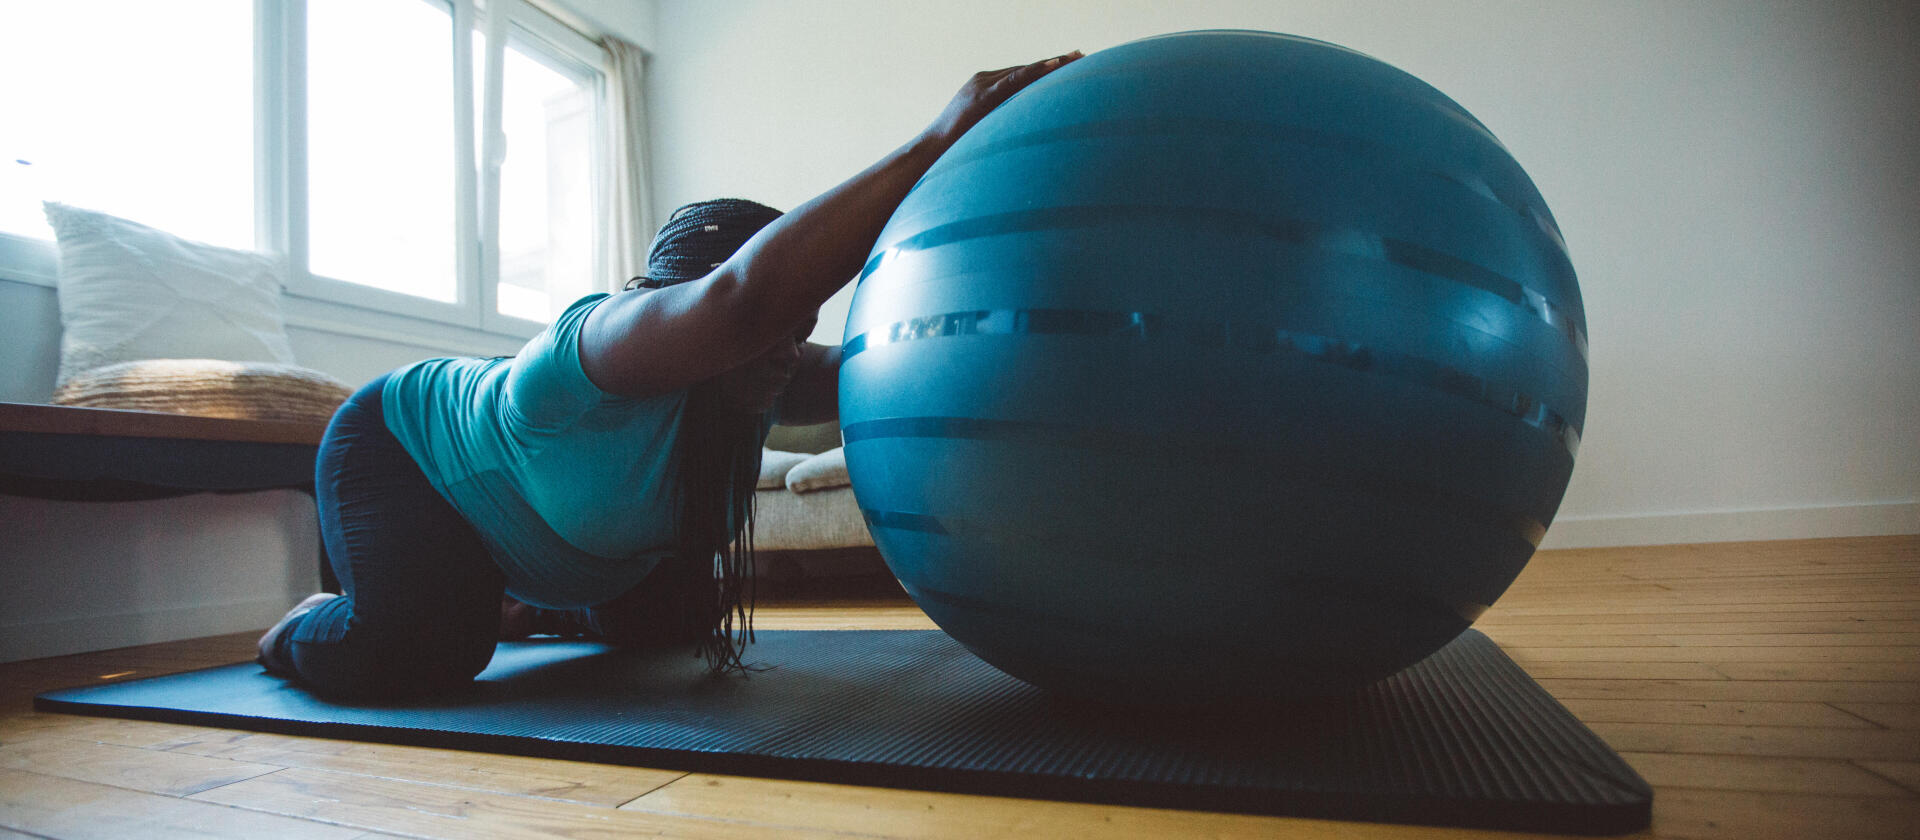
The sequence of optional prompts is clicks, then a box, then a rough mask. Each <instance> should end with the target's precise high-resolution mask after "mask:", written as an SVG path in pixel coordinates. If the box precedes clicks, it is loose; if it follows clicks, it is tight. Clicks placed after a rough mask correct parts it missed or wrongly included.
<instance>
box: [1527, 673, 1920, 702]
mask: <svg viewBox="0 0 1920 840" xmlns="http://www.w3.org/2000/svg"><path fill="white" fill-rule="evenodd" d="M1538 682H1539V683H1540V685H1541V687H1543V688H1545V689H1546V690H1547V691H1548V692H1549V693H1551V694H1552V695H1553V696H1554V697H1556V698H1559V699H1561V700H1566V699H1570V698H1588V697H1591V698H1608V697H1611V698H1618V699H1621V700H1701V701H1715V700H1735V701H1740V700H1760V701H1773V702H1782V703H1786V702H1800V703H1837V702H1846V701H1851V700H1859V701H1865V702H1869V703H1896V704H1898V703H1920V683H1911V682H1845V681H1793V680H1731V679H1724V678H1723V679H1714V680H1618V679H1542V680H1539V681H1538Z"/></svg>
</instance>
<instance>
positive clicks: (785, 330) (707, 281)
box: [580, 52, 1079, 396]
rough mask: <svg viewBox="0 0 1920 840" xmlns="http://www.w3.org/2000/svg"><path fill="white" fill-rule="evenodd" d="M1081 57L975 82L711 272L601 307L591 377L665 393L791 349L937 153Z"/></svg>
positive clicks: (590, 341)
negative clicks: (895, 145) (913, 131)
mask: <svg viewBox="0 0 1920 840" xmlns="http://www.w3.org/2000/svg"><path fill="white" fill-rule="evenodd" d="M1078 57H1079V53H1078V52H1074V53H1069V54H1067V55H1065V56H1061V57H1059V58H1052V59H1048V60H1046V61H1042V62H1037V63H1034V64H1029V65H1025V66H1022V67H1008V68H1005V69H1002V70H992V71H987V72H983V73H978V74H975V75H974V77H973V78H972V79H970V80H968V82H967V84H966V85H965V86H964V87H962V88H961V89H960V92H959V93H958V94H957V95H955V96H954V98H953V100H952V101H951V102H950V103H948V105H947V107H946V110H944V111H942V112H941V114H940V117H939V118H938V119H936V120H935V121H934V122H933V124H932V125H931V126H929V127H928V128H927V130H926V131H924V132H922V133H921V134H920V136H918V137H916V138H914V140H913V141H912V142H910V143H908V144H906V145H905V146H902V147H900V148H899V149H897V150H895V151H894V152H893V153H892V154H890V155H888V156H887V157H886V158H884V159H882V160H881V161H880V162H879V163H876V164H874V165H873V166H871V167H868V168H867V170H866V171H865V172H862V173H860V174H858V175H855V176H854V177H853V178H851V179H849V180H847V181H846V182H844V183H842V184H840V185H839V186H837V187H834V188H833V189H831V190H829V191H827V192H826V193H824V194H822V195H820V196H819V197H817V198H814V199H813V200H811V201H808V202H807V203H805V204H802V205H800V206H799V207H796V208H794V209H793V211H792V212H790V213H787V214H786V215H784V216H782V217H780V218H779V219H777V220H775V221H774V222H773V223H772V224H770V225H768V226H767V227H766V228H764V229H762V230H761V231H760V232H759V233H758V234H757V235H755V236H754V237H753V239H751V240H749V241H748V242H747V244H746V245H745V246H742V247H741V249H740V250H739V251H738V252H736V253H735V254H734V255H733V257H732V258H730V259H728V260H727V261H726V262H725V263H722V264H721V265H720V267H719V268H717V269H715V270H714V271H713V273H712V274H709V275H707V276H706V277H704V278H702V279H700V280H695V281H692V282H689V283H682V284H679V285H677V286H669V287H667V288H664V289H660V290H658V291H652V292H646V293H638V294H622V295H616V296H615V297H614V298H613V299H611V300H609V301H607V302H606V303H604V304H601V305H600V306H599V307H598V308H596V309H595V310H594V311H593V314H592V315H590V316H589V317H588V319H587V322H586V323H585V324H584V325H582V329H581V332H580V363H581V366H582V367H583V368H584V369H585V370H586V373H587V378H588V379H591V380H592V381H593V383H594V384H595V385H597V386H599V387H600V388H601V389H602V390H605V391H609V392H612V393H616V394H624V395H627V396H647V395H651V394H659V393H666V392H668V391H675V390H679V389H682V388H686V387H688V386H690V385H693V384H695V383H697V382H701V381H703V380H706V379H708V378H711V377H713V376H715V375H718V374H720V373H723V372H725V371H727V370H731V369H732V368H734V367H736V366H738V365H740V364H741V363H743V362H746V361H747V360H749V359H752V358H753V357H754V356H756V355H759V354H760V352H761V351H763V350H766V349H767V348H768V347H770V346H772V344H773V342H775V341H791V340H793V334H794V332H795V330H796V329H797V328H799V327H800V326H801V325H802V324H803V323H804V322H805V321H806V320H807V319H808V318H811V317H813V316H814V314H815V313H816V312H817V311H818V309H819V307H820V304H821V303H823V302H825V301H826V299H827V298H828V297H830V296H831V295H832V294H833V293H834V292H835V291H837V290H838V289H839V288H840V287H841V286H844V285H846V283H847V281H848V280H849V279H851V278H853V277H854V276H855V275H856V274H858V273H859V271H860V267H861V265H862V264H863V263H864V261H865V260H866V258H867V253H868V252H869V251H870V250H872V248H873V243H874V241H875V240H876V239H878V238H879V236H880V230H881V229H882V228H883V227H885V226H886V223H887V219H888V218H890V217H891V216H892V215H893V211H894V209H895V208H896V207H898V206H899V204H900V202H901V201H902V200H903V199H905V198H906V195H907V191H908V190H910V189H912V188H913V185H914V184H915V183H916V182H918V181H919V179H920V176H921V175H924V174H926V171H927V169H928V168H930V167H932V166H933V163H934V161H936V160H938V159H939V158H940V155H941V154H943V153H944V152H946V150H947V149H948V148H949V147H951V146H952V145H953V143H954V142H955V141H956V140H959V139H960V136H961V135H962V134H965V133H966V131H967V130H968V129H970V128H972V127H973V125H974V124H975V123H977V122H979V121H980V119H981V118H982V117H985V116H986V115H987V114H988V113H989V112H991V111H992V110H993V109H994V108H996V107H998V106H999V105H1000V103H1002V102H1005V101H1006V100H1007V98H1008V97H1010V96H1012V95H1013V94H1014V93H1016V92H1018V91H1019V90H1020V89H1021V88H1024V87H1026V86H1027V85H1029V84H1032V83H1033V82H1034V80H1036V79H1039V78H1040V77H1041V76H1044V75H1046V74H1047V73H1049V72H1051V71H1052V70H1054V69H1055V68H1057V67H1059V66H1061V65H1063V64H1065V63H1067V62H1069V61H1072V60H1074V59H1075V58H1078Z"/></svg>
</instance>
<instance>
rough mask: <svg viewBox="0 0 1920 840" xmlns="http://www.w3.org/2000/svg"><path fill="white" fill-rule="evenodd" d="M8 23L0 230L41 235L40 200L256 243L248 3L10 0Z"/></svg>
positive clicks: (1, 99) (2, 28) (0, 123)
mask: <svg viewBox="0 0 1920 840" xmlns="http://www.w3.org/2000/svg"><path fill="white" fill-rule="evenodd" d="M5 17H6V23H5V24H4V25H0V80H4V81H0V115H4V117H0V231H4V232H6V233H10V234H14V235H15V236H19V237H23V238H30V239H41V240H51V239H52V238H53V231H52V229H50V228H49V227H48V226H47V222H46V217H45V216H44V215H42V213H41V212H40V202H41V200H42V199H43V198H46V199H53V200H56V201H64V202H66V203H68V204H73V205H76V206H85V207H90V208H93V209H97V210H102V211H105V212H108V213H113V214H115V215H119V216H125V217H128V218H131V219H136V220H140V221H142V222H144V223H146V224H149V225H152V226H154V227H159V228H163V229H165V230H167V231H169V232H172V233H175V234H178V235H180V236H184V237H187V238H190V239H198V240H201V241H204V242H211V243H214V244H216V245H223V246H226V247H231V248H247V247H251V246H252V245H253V242H254V239H253V188H254V183H253V172H254V167H253V151H254V150H253V124H252V114H253V3H252V0H203V2H197V3H184V4H182V3H153V2H147V0H87V2H62V3H12V4H9V5H8V6H7V9H6V13H5ZM186 44H191V45H193V46H192V48H191V49H183V48H182V45H186Z"/></svg>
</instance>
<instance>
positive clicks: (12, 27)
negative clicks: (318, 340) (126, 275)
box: [0, 0, 604, 335]
mask: <svg viewBox="0 0 1920 840" xmlns="http://www.w3.org/2000/svg"><path fill="white" fill-rule="evenodd" d="M457 1H458V0H194V2H169V3H153V2H150V0H68V1H67V2H59V3H52V2H49V3H31V4H20V6H19V8H18V9H11V8H10V10H9V12H8V18H9V20H8V22H7V25H6V26H4V27H0V74H4V75H0V78H6V79H12V80H21V79H31V80H33V83H32V84H18V83H14V84H7V85H0V113H4V114H7V115H8V118H7V119H6V120H4V121H0V238H5V239H6V240H7V241H6V242H0V246H6V247H0V262H5V261H10V260H12V259H13V258H14V256H15V255H16V254H17V253H18V252H19V251H20V249H19V248H18V247H14V246H17V245H18V244H19V243H20V242H29V244H31V243H30V240H50V239H51V236H52V232H51V231H50V230H48V229H47V226H46V224H45V222H44V220H43V219H42V218H41V212H40V201H41V200H42V199H51V200H57V201H65V202H67V203H70V204H75V205H81V206H86V207H92V208H97V209H101V210H105V211H107V212H111V213H115V214H117V215H122V216H126V217H128V218H131V219H134V220H136V221H140V222H143V223H146V224H150V225H153V226H155V227H159V228H163V229H165V230H168V231H170V232H173V233H177V234H179V235H182V236H186V237H190V238H195V239H201V240H204V241H208V242H213V243H215V244H220V245H226V246H229V247H255V248H259V249H261V250H268V251H278V252H282V253H285V254H287V255H288V258H289V262H290V264H291V266H292V269H293V271H292V275H293V276H292V278H291V280H290V283H289V291H290V293H292V294H294V295H297V296H305V297H310V298H316V299H322V300H330V301H334V302H339V303H348V304H352V305H355V306H360V307H366V308H371V309H377V310H382V311H387V312H396V313H401V314H407V315H412V316H415V317H423V318H430V319H434V320H439V321H444V322H447V323H453V324H459V325H463V326H468V327H474V328H479V329H485V330H489V331H493V332H500V333H508V334H520V335H526V334H531V333H532V332H533V331H534V330H535V329H537V328H538V326H539V324H540V323H544V322H546V321H548V320H550V319H551V318H552V317H553V315H554V314H557V312H558V311H559V310H560V308H562V307H564V306H565V305H566V304H567V303H569V302H571V301H572V300H574V299H575V298H577V297H578V296H579V295H581V294H585V293H587V292H589V291H593V290H595V288H597V286H598V284H597V283H596V282H595V278H596V277H597V276H598V273H597V270H596V255H595V250H594V247H593V244H594V241H595V218H594V214H595V207H596V203H595V195H594V189H595V185H596V184H597V183H599V182H600V180H601V179H599V178H596V177H595V175H594V171H595V169H594V167H595V165H596V163H595V160H596V157H595V152H596V148H595V143H596V137H597V136H598V135H597V130H596V120H597V119H598V101H599V96H598V93H599V90H600V85H601V74H600V71H599V69H598V68H599V67H600V66H602V64H603V62H604V57H603V54H602V52H601V50H600V48H599V47H598V46H597V45H595V44H593V43H592V42H591V41H589V40H587V39H586V38H584V37H582V36H580V35H579V34H578V33H575V32H573V31H572V30H570V29H566V28H565V27H563V26H561V25H560V24H558V23H556V22H554V21H553V20H552V19H551V18H548V17H546V16H545V15H543V14H541V13H539V12H537V11H535V10H533V9H532V8H531V7H529V6H528V5H527V4H526V3H523V2H508V1H507V0H499V4H500V5H501V6H502V7H504V8H506V9H508V10H509V12H510V13H511V15H512V16H511V18H510V26H509V27H508V30H507V32H508V37H507V38H506V39H505V55H504V62H503V85H502V100H501V102H502V107H501V129H502V133H503V134H504V135H505V139H506V142H505V143H504V144H503V149H502V152H503V154H501V155H500V156H499V158H498V159H499V179H500V181H499V191H500V201H499V217H498V232H497V236H495V237H494V239H493V241H492V242H490V243H483V242H481V241H480V237H478V236H477V235H476V234H475V233H474V232H473V231H474V228H473V227H472V226H471V224H470V220H471V219H473V218H477V215H476V214H477V213H478V207H477V205H478V199H477V198H476V197H475V196H476V195H477V189H478V188H479V185H484V184H485V183H486V179H485V178H483V177H480V176H479V175H476V174H474V173H471V172H468V173H462V172H461V165H462V162H463V161H471V160H472V158H471V156H463V154H462V153H460V152H459V151H458V150H457V147H458V142H457V137H458V129H457V128H456V124H457V120H458V119H459V115H457V114H456V113H455V111H456V107H455V97H456V93H455V91H456V87H457V85H458V84H459V81H458V80H457V79H456V75H457V74H456V73H455V72H454V61H455V55H454V49H453V47H454V28H455V22H454V21H455V19H456V16H455V11H456V9H455V6H454V3H455V2H457ZM481 5H483V6H484V3H482V4H481ZM462 20H464V18H462ZM471 38H472V39H473V40H472V41H471V43H473V44H474V45H475V46H474V49H473V56H474V71H473V77H472V86H473V89H474V95H475V101H476V103H478V101H479V93H480V91H479V88H480V87H481V80H482V79H484V71H483V67H482V63H483V61H484V56H485V49H484V37H483V36H482V34H481V33H480V32H479V31H477V30H476V31H475V32H474V33H473V34H472V35H471ZM76 56H78V57H83V58H82V59H79V60H76ZM84 57H96V58H95V60H85V58H84ZM479 113H480V108H479V106H478V105H476V108H475V114H474V115H473V117H474V118H475V119H477V115H478V114H479ZM472 145H473V149H474V150H475V151H479V150H480V149H482V148H483V146H482V144H481V143H480V141H479V140H478V139H475V140H474V141H473V144H472ZM463 182H464V183H463ZM463 220H464V221H463ZM9 242H10V243H12V245H9V244H8V243H9ZM40 247H41V248H42V249H45V246H44V245H41V246H40ZM490 272H492V273H490ZM483 276H486V277H488V279H486V280H483V279H482V278H483Z"/></svg>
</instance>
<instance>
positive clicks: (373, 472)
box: [271, 376, 697, 699]
mask: <svg viewBox="0 0 1920 840" xmlns="http://www.w3.org/2000/svg"><path fill="white" fill-rule="evenodd" d="M386 381H387V377H385V376H381V377H380V378H378V379H375V380H374V381H372V382H370V383H368V384H367V385H366V386H365V387H363V388H361V389H360V390H359V391H358V392H356V393H355V394H354V395H353V396H352V398H350V399H348V400H347V402H346V404H345V405H343V406H341V407H340V410H339V411H338V412H336V413H335V414H334V417H333V421H332V422H331V423H330V424H328V426H327V432H326V436H325V437H324V438H322V440H321V444H320V454H319V462H318V465H317V468H316V475H315V485H314V497H315V499H316V500H317V501H318V503H319V513H320V536H321V540H322V542H323V543H324V545H325V546H326V551H327V560H328V563H329V564H330V565H332V567H333V572H334V574H335V575H336V576H337V577H339V579H340V587H341V589H342V591H343V593H344V597H340V598H335V599H333V600H331V601H327V602H325V603H324V604H322V605H321V606H319V607H318V608H316V609H314V610H313V611H311V612H309V613H307V614H306V615H304V616H300V617H299V618H296V619H295V620H294V621H292V622H290V623H289V624H288V625H287V626H286V628H285V629H284V630H282V632H281V633H280V635H279V637H278V638H276V639H275V640H274V641H273V643H272V644H273V649H274V651H275V655H273V656H272V657H271V659H273V660H276V661H278V662H284V663H288V664H290V666H291V668H292V670H293V671H294V672H295V673H294V674H292V675H290V676H293V677H294V678H295V679H296V680H298V681H299V682H301V683H303V684H304V685H306V686H307V687H309V688H311V689H313V690H314V691H315V692H317V693H321V694H327V695H333V696H339V697H345V698H361V699H387V698H406V697H417V696H422V695H428V694H435V693H441V692H445V691H450V690H454V689H457V688H460V687H462V686H465V685H467V684H468V683H470V682H471V681H472V679H473V677H474V676H475V675H477V674H479V673H480V672H481V671H482V670H483V669H485V668H486V667H487V662H488V661H489V660H491V659H492V658H493V649H494V644H495V642H496V641H497V640H498V639H499V636H500V617H501V610H502V596H503V595H504V593H505V591H506V580H505V577H504V576H503V575H502V574H501V573H500V569H499V568H498V567H497V566H495V565H494V563H493V560H492V559H491V558H490V557H489V556H488V555H487V550H486V548H485V547H484V545H483V544H482V543H481V541H480V537H479V535H478V534H477V533H475V531H474V529H473V526H472V525H471V524H469V523H468V522H467V520H466V519H464V518H462V517H461V515H460V513H459V512H458V511H456V510H454V508H453V506H452V505H450V504H448V503H447V500H446V499H445V498H443V497H441V495H440V494H439V492H438V491H436V490H434V489H433V485H431V484H429V483H428V482H427V477H426V475H425V474H423V473H422V472H421V471H420V467H419V465H418V464H417V463H415V462H414V460H413V457H412V456H410V455H408V454H407V452H406V450H405V449H404V448H403V447H402V446H401V445H400V441H399V440H397V439H395V438H394V436H393V434H392V433H391V432H389V431H387V424H386V419H385V415H384V413H383V410H382V407H381V388H382V386H384V385H385V384H386ZM684 577H685V575H684V574H683V573H682V570H681V567H680V564H674V563H662V564H661V566H660V568H659V569H657V570H655V572H654V573H653V574H651V575H649V576H648V578H647V579H646V580H645V581H643V582H642V583H641V584H640V585H639V586H637V587H635V588H634V589H633V590H632V591H630V592H628V593H626V594H625V595H622V596H620V597H619V598H616V599H614V600H612V601H610V602H608V603H606V604H602V605H600V606H598V607H594V608H590V609H581V610H571V611H548V610H541V611H538V613H539V616H540V618H539V622H538V623H539V625H540V629H541V630H542V631H545V632H564V633H569V634H573V635H586V636H590V637H596V638H603V639H606V640H607V641H611V642H614V643H618V644H624V645H640V646H647V645H657V644H675V643H680V642H683V641H687V640H689V639H691V638H697V636H693V635H690V631H688V630H686V629H683V628H681V627H680V626H679V625H681V624H682V623H683V622H681V621H679V620H677V617H678V616H679V615H680V614H681V613H682V612H684V611H683V610H678V609H674V608H673V607H674V606H675V602H676V599H678V598H681V597H684V595H683V594H682V590H683V586H684V585H685V580H684Z"/></svg>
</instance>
